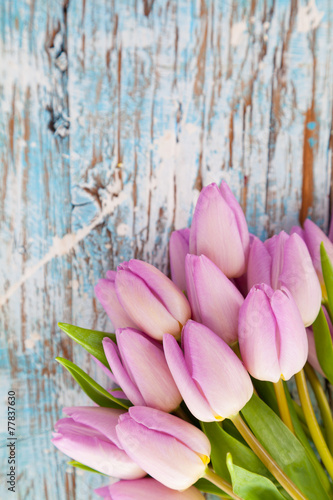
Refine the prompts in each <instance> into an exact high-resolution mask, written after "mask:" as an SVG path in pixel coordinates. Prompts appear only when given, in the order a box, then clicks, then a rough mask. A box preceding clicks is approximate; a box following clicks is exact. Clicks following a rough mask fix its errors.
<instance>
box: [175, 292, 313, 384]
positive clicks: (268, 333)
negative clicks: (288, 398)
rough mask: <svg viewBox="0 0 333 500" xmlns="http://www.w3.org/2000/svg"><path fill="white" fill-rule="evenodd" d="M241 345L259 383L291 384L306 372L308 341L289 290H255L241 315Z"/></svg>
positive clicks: (245, 360)
mask: <svg viewBox="0 0 333 500" xmlns="http://www.w3.org/2000/svg"><path fill="white" fill-rule="evenodd" d="M238 341H239V348H240V352H241V355H242V359H243V362H244V365H245V367H246V368H247V370H248V371H249V373H250V374H251V375H252V376H253V377H255V378H257V379H259V380H268V381H271V382H278V380H279V379H280V377H282V378H283V379H284V380H289V379H290V378H291V377H292V376H293V375H294V374H295V373H297V372H299V371H300V370H301V369H302V368H303V366H304V365H305V363H306V359H307V355H308V343H307V337H306V332H305V328H304V325H303V321H302V318H301V316H300V312H299V310H298V308H297V305H296V303H295V301H294V299H293V297H292V295H291V294H290V292H289V290H288V289H286V288H285V287H282V288H281V290H276V291H274V290H273V289H272V288H271V287H270V286H268V285H266V284H261V285H255V286H253V287H252V288H251V290H250V292H249V294H248V296H247V297H246V299H245V301H244V304H243V305H242V307H241V309H240V313H239V334H238ZM171 372H172V370H171ZM180 392H181V391H180Z"/></svg>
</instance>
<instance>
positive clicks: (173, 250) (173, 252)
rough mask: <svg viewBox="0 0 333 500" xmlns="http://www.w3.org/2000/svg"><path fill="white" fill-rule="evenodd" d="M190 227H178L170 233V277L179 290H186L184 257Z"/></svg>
mask: <svg viewBox="0 0 333 500" xmlns="http://www.w3.org/2000/svg"><path fill="white" fill-rule="evenodd" d="M189 239H190V229H189V228H185V229H179V230H178V231H173V233H171V237H170V242H169V257H170V270H171V278H172V281H173V282H174V283H176V285H177V286H178V288H179V289H180V290H186V277H185V257H186V254H188V253H189Z"/></svg>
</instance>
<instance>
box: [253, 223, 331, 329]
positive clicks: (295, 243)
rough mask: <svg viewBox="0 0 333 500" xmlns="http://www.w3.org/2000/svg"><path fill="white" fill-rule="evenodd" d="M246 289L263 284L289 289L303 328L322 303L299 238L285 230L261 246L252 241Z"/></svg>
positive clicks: (302, 242) (312, 269)
mask: <svg viewBox="0 0 333 500" xmlns="http://www.w3.org/2000/svg"><path fill="white" fill-rule="evenodd" d="M247 277H248V288H249V289H250V288H251V287H252V286H253V285H256V284H260V283H266V284H267V285H269V286H271V287H272V288H273V289H274V290H277V289H280V288H282V287H286V288H288V290H289V291H290V293H291V295H292V296H293V298H294V300H295V302H296V304H297V306H298V308H299V311H300V313H301V316H302V319H303V322H304V325H305V326H309V325H311V324H312V323H313V322H314V320H315V319H316V317H317V315H318V312H319V309H320V304H321V289H320V283H319V281H318V278H317V276H316V272H315V269H314V267H313V264H312V261H311V257H310V254H309V252H308V249H307V247H306V244H305V243H304V241H303V240H302V238H301V237H300V236H299V235H298V234H296V233H295V232H294V233H293V234H292V235H291V236H289V235H288V234H287V233H285V232H284V231H281V232H280V233H279V234H278V235H275V236H273V237H272V238H270V239H268V240H266V241H265V243H262V242H261V241H260V240H258V239H255V240H254V241H253V244H252V245H251V248H250V254H249V261H248V270H247Z"/></svg>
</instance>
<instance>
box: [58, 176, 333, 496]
mask: <svg viewBox="0 0 333 500" xmlns="http://www.w3.org/2000/svg"><path fill="white" fill-rule="evenodd" d="M322 242H323V243H322ZM169 253H170V268H171V279H169V278H168V277H167V276H165V275H164V274H163V273H162V272H161V271H159V270H158V269H157V268H156V267H154V266H152V265H151V264H148V263H146V262H143V261H140V260H136V259H132V260H130V261H129V262H124V263H122V264H121V265H119V266H118V269H117V271H108V272H107V273H106V277H105V279H101V280H99V282H98V284H97V285H96V287H95V293H96V296H97V298H98V299H99V301H100V303H101V304H102V306H103V308H104V309H105V311H106V313H107V315H108V316H109V318H110V320H111V322H112V325H113V327H114V330H115V333H104V332H97V331H92V330H86V329H83V328H79V327H76V326H73V325H67V324H62V323H60V324H59V325H60V327H61V328H62V329H63V330H64V331H65V332H66V333H67V334H68V335H69V336H70V337H71V338H73V339H74V340H75V341H77V342H78V343H79V344H81V345H82V346H83V347H84V348H85V349H87V350H88V352H89V353H90V354H91V355H92V356H93V358H94V360H95V361H96V362H97V363H98V365H99V366H100V367H101V369H102V370H103V371H104V372H105V373H106V374H107V375H108V377H109V378H110V380H111V382H112V389H110V390H107V389H105V388H103V387H102V386H100V385H99V384H98V383H97V382H96V381H94V380H93V379H92V378H91V377H90V376H89V375H88V374H86V373H85V372H84V371H83V370H81V369H80V368H79V367H77V366H76V365H75V364H74V363H72V362H71V361H68V360H65V359H63V358H58V361H59V362H60V363H61V364H63V365H64V366H65V367H66V368H67V369H68V370H69V372H70V373H71V374H72V375H73V377H74V378H75V379H76V380H77V381H78V383H79V384H80V385H81V387H82V389H83V390H84V391H85V392H86V393H87V395H88V396H89V397H90V398H91V399H92V401H93V402H94V403H95V406H89V407H76V408H65V409H64V413H65V414H66V415H67V418H63V419H61V420H59V421H58V422H57V423H56V426H55V432H54V437H53V443H54V444H55V446H57V447H58V448H59V449H60V450H61V451H62V452H64V453H65V454H67V455H68V456H70V457H71V458H72V459H73V461H72V462H70V463H72V464H73V465H75V466H77V467H82V468H85V469H89V470H93V471H95V472H96V471H97V472H99V473H102V474H105V475H107V476H110V477H112V478H117V479H118V481H117V482H113V483H111V484H108V485H106V486H105V487H102V488H99V489H98V490H96V493H97V494H99V495H101V496H102V497H103V498H105V499H116V500H118V499H119V500H127V499H150V498H151V499H162V500H163V499H164V498H165V499H175V500H178V499H179V500H181V499H184V500H186V499H188V500H190V499H193V500H196V499H200V498H204V497H203V496H202V493H201V492H204V493H205V492H209V493H214V494H216V495H220V496H222V497H223V498H234V499H239V498H242V499H244V500H247V499H255V498H258V499H260V498H263V499H264V498H272V499H283V498H293V499H297V500H299V499H303V500H304V499H309V500H311V499H317V500H318V499H328V498H330V497H332V483H331V478H333V458H332V453H333V420H332V415H331V411H330V408H329V405H328V402H327V399H326V396H325V392H324V390H323V387H322V385H321V383H320V379H319V378H318V375H317V373H316V372H319V373H320V375H321V376H324V377H326V378H327V379H328V381H329V382H332V381H333V347H332V336H331V332H332V331H333V327H332V323H331V320H332V311H333V267H332V262H333V244H332V242H331V241H330V239H329V238H328V237H327V236H326V235H324V233H322V231H321V230H320V229H319V228H318V227H317V226H316V225H315V224H314V223H312V222H311V221H310V220H307V221H306V222H305V224H304V229H301V228H292V230H291V232H290V235H289V234H287V233H285V232H284V231H282V232H281V233H279V234H278V235H275V236H273V237H272V238H269V239H267V240H266V241H265V242H261V241H260V240H259V239H258V238H256V237H255V236H253V235H250V234H249V231H248V227H247V223H246V220H245V216H244V214H243V212H242V209H241V207H240V205H239V204H238V202H237V200H236V198H235V197H234V195H233V194H232V192H231V190H230V189H229V187H228V186H227V184H226V183H225V182H222V184H221V186H220V187H218V186H217V185H216V184H211V185H209V186H207V187H205V188H204V189H203V190H202V192H201V194H200V196H199V199H198V202H197V205H196V208H195V211H194V215H193V220H192V225H191V228H186V229H182V230H179V231H174V232H173V233H172V235H171V238H170V246H169ZM304 371H305V373H306V376H307V378H308V381H309V382H310V384H311V386H312V388H313V391H314V393H315V396H316V398H317V400H318V406H319V410H320V413H321V422H320V423H321V425H320V424H319V423H318V421H317V419H316V416H315V413H314V411H313V408H312V405H311V400H310V398H309V392H308V386H307V381H306V378H305V375H304ZM293 376H295V379H296V384H297V388H298V392H299V401H300V403H301V404H299V402H298V401H295V400H292V398H291V396H290V394H289V390H288V387H287V385H286V384H285V382H284V381H286V380H289V379H291V378H292V377H293ZM313 448H316V452H314V451H313Z"/></svg>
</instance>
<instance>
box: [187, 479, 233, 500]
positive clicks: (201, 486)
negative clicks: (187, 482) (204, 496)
mask: <svg viewBox="0 0 333 500" xmlns="http://www.w3.org/2000/svg"><path fill="white" fill-rule="evenodd" d="M193 486H195V487H196V488H198V490H200V491H202V492H203V493H210V494H211V495H218V496H219V497H222V498H230V497H229V495H227V494H226V493H224V491H222V490H220V488H218V487H217V486H215V484H212V483H211V482H210V481H208V480H207V479H204V478H201V479H199V480H198V481H197V482H196V483H194V485H193Z"/></svg>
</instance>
